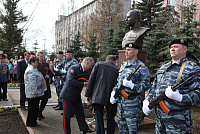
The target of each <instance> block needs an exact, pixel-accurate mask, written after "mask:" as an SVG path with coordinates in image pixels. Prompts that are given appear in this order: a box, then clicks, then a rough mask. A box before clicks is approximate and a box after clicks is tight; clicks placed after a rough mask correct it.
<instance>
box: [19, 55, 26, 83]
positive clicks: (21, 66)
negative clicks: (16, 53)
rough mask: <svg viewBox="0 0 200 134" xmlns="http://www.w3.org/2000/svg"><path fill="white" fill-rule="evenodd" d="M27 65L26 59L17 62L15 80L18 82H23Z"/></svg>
mask: <svg viewBox="0 0 200 134" xmlns="http://www.w3.org/2000/svg"><path fill="white" fill-rule="evenodd" d="M27 66H28V65H27V64H26V61H25V60H24V59H23V60H20V61H19V62H18V63H17V82H18V83H21V84H24V73H25V70H26V68H27Z"/></svg>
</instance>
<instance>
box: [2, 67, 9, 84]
mask: <svg viewBox="0 0 200 134" xmlns="http://www.w3.org/2000/svg"><path fill="white" fill-rule="evenodd" d="M0 65H1V66H0V67H1V68H0V82H7V81H8V79H9V78H10V73H9V70H8V65H7V64H5V63H3V64H0Z"/></svg>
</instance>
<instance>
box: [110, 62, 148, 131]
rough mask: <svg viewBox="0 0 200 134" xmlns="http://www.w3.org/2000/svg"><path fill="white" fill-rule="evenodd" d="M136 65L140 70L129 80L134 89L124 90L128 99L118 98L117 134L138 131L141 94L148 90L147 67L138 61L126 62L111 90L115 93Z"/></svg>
mask: <svg viewBox="0 0 200 134" xmlns="http://www.w3.org/2000/svg"><path fill="white" fill-rule="evenodd" d="M138 65H141V66H140V68H139V69H138V70H137V71H136V73H135V75H134V76H132V77H131V80H130V81H132V82H133V83H134V88H133V89H130V88H124V90H125V91H126V93H128V94H129V95H130V97H129V98H128V99H126V98H125V97H124V96H122V95H120V96H119V98H118V106H117V122H118V127H119V132H120V133H123V134H128V133H129V134H132V133H137V131H138V127H139V125H140V122H141V117H140V112H141V110H142V93H144V92H145V91H146V90H148V88H150V74H149V70H148V68H147V66H145V64H144V63H143V62H141V61H139V59H136V60H135V61H134V62H128V61H127V62H126V63H124V64H123V65H122V66H121V68H120V70H119V76H118V80H117V81H118V83H117V85H116V86H115V87H114V88H113V90H114V91H117V90H118V89H119V87H120V86H121V85H122V83H123V80H124V78H125V77H128V76H129V75H130V73H131V72H133V70H134V68H136V67H137V66H138Z"/></svg>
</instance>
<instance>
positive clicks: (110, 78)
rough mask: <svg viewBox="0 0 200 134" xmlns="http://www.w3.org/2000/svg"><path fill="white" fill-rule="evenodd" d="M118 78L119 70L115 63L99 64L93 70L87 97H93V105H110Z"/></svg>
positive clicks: (86, 92)
mask: <svg viewBox="0 0 200 134" xmlns="http://www.w3.org/2000/svg"><path fill="white" fill-rule="evenodd" d="M117 77H118V68H117V67H116V66H115V64H114V63H113V62H111V61H106V62H97V63H96V64H95V66H94V68H93V69H92V73H91V75H90V78H89V81H88V84H87V88H86V91H85V96H86V97H92V103H96V104H101V105H105V106H106V105H108V104H109V99H110V95H111V92H112V89H113V87H114V86H115V84H116V83H117Z"/></svg>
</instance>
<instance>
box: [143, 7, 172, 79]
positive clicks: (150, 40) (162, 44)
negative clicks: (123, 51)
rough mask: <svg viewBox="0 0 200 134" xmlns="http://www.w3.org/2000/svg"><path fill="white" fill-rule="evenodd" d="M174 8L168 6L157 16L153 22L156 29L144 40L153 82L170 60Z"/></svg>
mask: <svg viewBox="0 0 200 134" xmlns="http://www.w3.org/2000/svg"><path fill="white" fill-rule="evenodd" d="M173 14H175V13H174V10H173V7H171V6H167V7H165V8H163V9H162V11H161V12H160V13H159V14H157V15H158V16H156V18H154V19H153V20H152V24H153V25H152V27H154V28H153V29H152V30H151V31H150V32H149V34H148V35H147V37H145V40H144V45H143V46H144V49H145V50H147V51H148V55H147V66H148V68H149V72H150V74H151V80H153V79H154V77H155V74H156V72H157V70H158V69H159V67H160V66H161V65H162V64H163V63H164V62H166V61H168V60H170V59H171V58H170V55H169V45H168V44H169V43H170V41H171V39H172V36H173V34H172V33H171V31H172V29H174V27H172V25H171V23H173V22H172V18H171V17H168V16H173Z"/></svg>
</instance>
